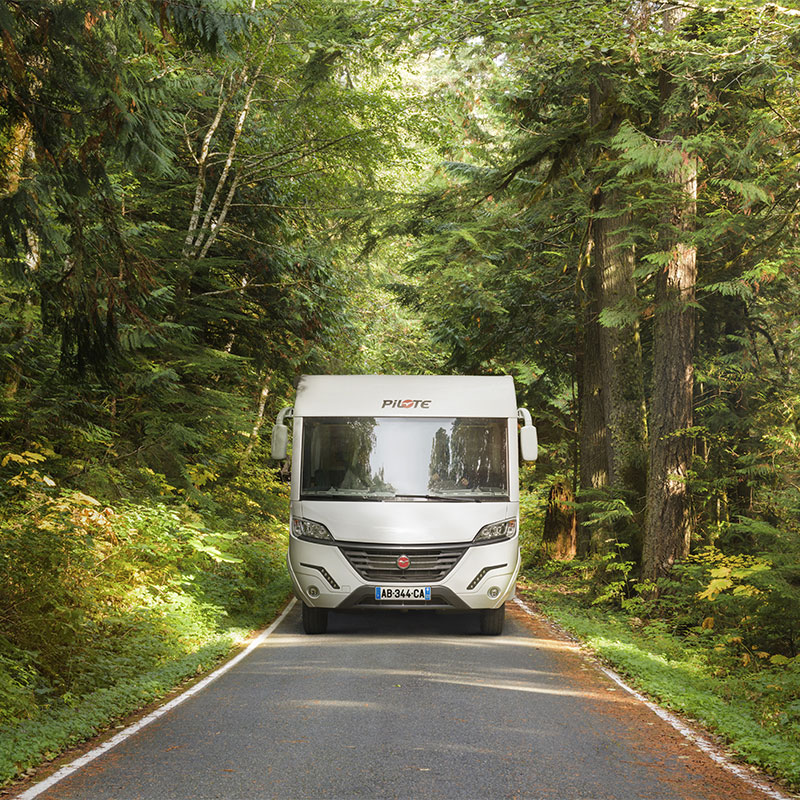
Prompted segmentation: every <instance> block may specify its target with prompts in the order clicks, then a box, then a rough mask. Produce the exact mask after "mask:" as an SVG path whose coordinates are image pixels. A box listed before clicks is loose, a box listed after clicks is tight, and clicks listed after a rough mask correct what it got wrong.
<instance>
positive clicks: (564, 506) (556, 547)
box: [542, 481, 578, 561]
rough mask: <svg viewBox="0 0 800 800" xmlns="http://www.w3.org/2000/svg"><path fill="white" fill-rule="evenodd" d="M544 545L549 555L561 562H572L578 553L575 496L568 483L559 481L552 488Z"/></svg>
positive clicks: (543, 537) (545, 525)
mask: <svg viewBox="0 0 800 800" xmlns="http://www.w3.org/2000/svg"><path fill="white" fill-rule="evenodd" d="M542 543H543V545H544V550H545V552H546V553H547V555H548V556H549V557H550V558H555V559H557V560H559V561H570V560H571V559H573V558H575V554H576V553H577V544H578V525H577V520H576V518H575V495H574V494H573V493H572V487H571V486H570V485H569V484H568V483H567V482H566V481H557V482H556V483H555V484H554V485H553V486H551V487H550V492H549V494H548V497H547V511H546V512H545V517H544V531H543V533H542Z"/></svg>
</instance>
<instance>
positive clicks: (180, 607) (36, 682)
mask: <svg viewBox="0 0 800 800" xmlns="http://www.w3.org/2000/svg"><path fill="white" fill-rule="evenodd" d="M27 477H30V475H29V473H28V476H27ZM34 477H35V476H34ZM26 479H27V478H26ZM20 488H21V491H20V492H19V493H18V494H16V495H12V496H9V497H8V498H7V499H6V502H5V503H4V504H3V505H2V506H0V572H1V573H2V575H3V578H2V580H1V581H0V786H2V785H4V784H7V783H9V782H10V781H12V780H14V779H16V778H18V777H20V776H21V775H24V774H25V773H26V771H28V770H30V769H31V768H33V767H36V766H37V765H38V764H40V763H42V762H43V761H47V760H49V759H52V758H54V757H55V756H57V755H58V754H59V753H60V752H62V751H63V750H65V749H67V748H70V747H72V746H74V745H76V744H79V743H80V742H81V741H84V740H86V739H87V738H89V737H91V736H92V735H94V734H96V733H97V732H98V731H101V730H104V729H105V728H107V727H109V726H110V725H113V723H114V722H115V721H116V720H118V719H120V718H121V717H123V716H125V715H127V714H129V713H131V712H133V711H136V710H137V709H139V708H142V707H143V706H145V705H147V704H148V703H150V702H151V701H153V700H155V699H158V698H160V697H163V696H164V695H165V694H167V693H168V692H169V691H170V690H171V689H173V688H174V687H175V686H177V685H178V684H180V683H181V682H183V681H185V680H187V679H189V678H191V677H193V676H195V675H196V674H199V673H202V672H204V671H206V670H208V669H210V668H211V667H213V666H214V664H216V663H217V662H218V661H219V660H220V659H221V658H224V657H225V656H226V655H227V654H228V653H230V652H231V649H232V648H234V647H236V646H237V645H239V644H241V643H242V642H243V641H244V640H245V639H246V638H247V637H248V635H249V634H250V633H251V632H252V631H253V630H255V629H257V628H259V627H262V626H263V625H264V624H265V623H266V622H268V621H269V620H270V619H271V618H273V617H274V616H275V614H276V612H277V610H278V609H279V608H280V606H281V605H282V604H283V603H284V601H285V600H286V598H287V596H288V594H289V591H290V586H289V582H288V576H287V574H286V567H285V552H286V543H287V542H286V537H287V526H286V519H288V509H287V504H288V499H287V496H286V487H285V486H283V485H282V484H280V483H279V482H277V481H276V480H275V479H274V477H273V476H271V475H270V474H269V472H268V471H266V470H264V471H263V473H262V474H260V475H257V476H252V475H251V476H250V479H249V480H248V481H242V480H239V479H236V478H233V479H230V480H229V481H227V482H226V484H225V486H224V487H221V488H220V489H219V497H216V498H215V497H214V494H213V491H211V490H207V491H206V493H205V494H204V495H202V496H201V495H200V494H199V493H197V494H195V496H193V497H190V496H189V495H188V494H186V493H185V492H184V493H180V492H177V491H168V492H165V494H164V496H160V497H156V498H150V499H140V500H137V501H134V500H131V499H129V500H126V501H124V502H123V501H120V502H117V503H114V504H111V505H109V504H106V503H104V502H101V501H100V500H98V499H97V498H96V497H94V496H91V495H89V494H87V493H83V492H81V491H77V490H65V489H59V488H57V487H55V486H50V485H49V484H48V483H43V482H41V481H38V482H37V481H34V482H31V481H30V480H28V483H26V484H25V485H22V486H21V487H20Z"/></svg>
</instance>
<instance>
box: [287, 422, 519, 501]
mask: <svg viewBox="0 0 800 800" xmlns="http://www.w3.org/2000/svg"><path fill="white" fill-rule="evenodd" d="M506 439H507V421H506V420H505V419H486V418H474V417H460V418H419V417H417V418H413V419H407V418H398V417H319V418H308V417H307V418H305V419H304V421H303V445H302V453H303V455H302V458H303V464H302V483H301V499H313V498H320V499H322V498H324V499H337V500H338V499H341V500H375V501H381V500H383V501H391V500H396V501H402V500H409V501H411V500H448V501H452V502H456V501H466V502H474V501H476V500H477V501H479V500H493V501H496V500H507V499H508V467H507V454H506V450H507V447H506Z"/></svg>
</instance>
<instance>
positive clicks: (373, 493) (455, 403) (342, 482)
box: [272, 375, 537, 634]
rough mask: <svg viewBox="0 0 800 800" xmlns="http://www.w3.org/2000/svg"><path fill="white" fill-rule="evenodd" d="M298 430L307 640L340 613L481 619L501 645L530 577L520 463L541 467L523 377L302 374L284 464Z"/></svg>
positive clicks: (295, 558)
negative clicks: (523, 545) (508, 609)
mask: <svg viewBox="0 0 800 800" xmlns="http://www.w3.org/2000/svg"><path fill="white" fill-rule="evenodd" d="M289 418H291V419H292V420H293V426H294V431H293V442H294V445H293V454H292V471H291V519H290V526H291V528H290V529H291V535H290V539H289V555H288V566H289V573H290V575H291V579H292V583H293V584H294V590H295V594H296V595H297V597H298V599H299V600H300V601H301V603H302V609H303V627H304V630H305V631H306V632H307V633H324V632H325V630H326V629H327V623H328V612H329V611H330V610H355V609H387V608H388V609H398V608H400V609H447V610H462V611H469V610H476V611H479V612H480V620H481V631H482V632H483V633H486V634H499V633H501V632H502V630H503V620H504V608H505V606H504V604H505V602H506V601H507V600H508V599H509V598H511V597H513V595H514V589H515V582H516V578H517V573H518V572H519V566H520V555H519V539H518V530H519V486H518V464H519V454H520V453H521V455H522V458H523V459H525V460H534V459H535V458H536V455H537V439H536V428H534V427H533V426H532V425H531V416H530V414H529V413H528V412H527V411H526V410H525V409H518V408H517V405H516V398H515V395H514V382H513V379H512V378H511V377H507V376H506V377H477V376H433V375H409V376H407V375H313V376H304V377H303V378H301V380H300V383H299V385H298V388H297V397H296V400H295V404H294V407H293V408H285V409H283V410H282V411H281V412H280V414H279V415H278V419H277V421H276V424H275V427H274V429H273V435H272V457H273V458H275V459H283V458H286V453H287V443H288V427H287V425H286V421H287V420H288V419H289ZM520 420H521V421H522V423H523V424H522V427H521V428H520V427H519V425H518V423H519V421H520ZM518 440H519V442H520V447H519V448H518V446H517V442H518Z"/></svg>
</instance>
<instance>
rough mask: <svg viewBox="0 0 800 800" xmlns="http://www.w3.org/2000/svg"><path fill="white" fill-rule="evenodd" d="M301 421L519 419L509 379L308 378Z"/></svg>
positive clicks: (301, 391) (300, 401) (301, 394)
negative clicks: (431, 418) (382, 418)
mask: <svg viewBox="0 0 800 800" xmlns="http://www.w3.org/2000/svg"><path fill="white" fill-rule="evenodd" d="M294 413H295V416H298V417H381V416H384V417H407V416H421V417H516V416H517V403H516V397H515V394H514V380H513V378H511V376H509V375H504V376H496V377H495V376H477V375H304V376H303V377H302V378H301V379H300V383H299V385H298V387H297V399H296V400H295V404H294Z"/></svg>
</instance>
